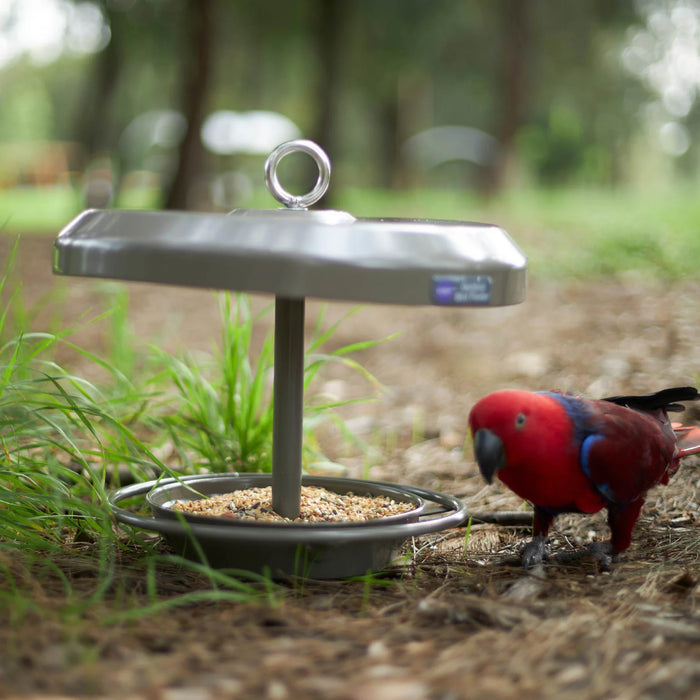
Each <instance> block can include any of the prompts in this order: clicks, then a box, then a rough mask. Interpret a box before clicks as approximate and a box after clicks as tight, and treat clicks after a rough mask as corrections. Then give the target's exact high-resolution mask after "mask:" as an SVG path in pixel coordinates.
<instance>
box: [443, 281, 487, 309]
mask: <svg viewBox="0 0 700 700" xmlns="http://www.w3.org/2000/svg"><path fill="white" fill-rule="evenodd" d="M492 285H493V282H492V280H491V278H490V277H489V276H488V275H433V278H432V280H431V298H432V300H433V304H436V305H438V306H486V305H487V304H489V303H490V301H491V287H492Z"/></svg>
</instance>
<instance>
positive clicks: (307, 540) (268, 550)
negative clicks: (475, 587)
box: [109, 474, 467, 579]
mask: <svg viewBox="0 0 700 700" xmlns="http://www.w3.org/2000/svg"><path fill="white" fill-rule="evenodd" d="M256 478H257V475H256ZM236 479H241V481H240V483H241V484H249V483H250V482H249V481H248V480H249V479H250V475H249V476H243V477H234V476H231V475H230V474H209V475H206V476H197V475H195V476H185V477H182V478H179V479H162V480H160V481H149V482H145V483H142V484H133V485H131V486H126V487H124V488H121V489H118V490H117V491H115V492H113V493H112V494H111V495H110V497H109V502H110V505H111V508H112V512H113V513H114V515H115V517H116V519H117V520H118V521H119V522H121V523H124V524H126V525H131V526H133V527H136V528H140V529H143V530H150V531H154V532H158V533H160V534H162V535H163V536H164V537H165V538H166V540H167V542H168V544H169V545H170V546H171V547H172V548H173V549H175V551H177V552H178V553H180V554H182V555H184V556H185V557H187V558H189V559H193V560H199V561H201V559H202V556H203V558H204V559H205V561H206V563H207V564H209V565H210V566H214V567H217V568H231V569H242V570H246V571H253V572H256V573H262V574H264V573H269V574H270V575H271V576H273V577H275V578H286V577H289V576H302V577H305V578H316V579H333V578H346V577H349V576H361V575H363V574H365V573H367V572H368V571H381V570H382V569H385V568H386V567H387V566H388V565H389V564H390V563H391V562H392V560H393V559H394V557H395V556H396V554H397V552H398V549H399V547H400V546H401V544H402V543H403V542H405V540H407V539H408V538H410V537H418V536H421V535H425V534H427V533H430V532H436V531H439V530H444V529H446V528H449V527H456V526H458V525H459V524H460V523H462V522H463V521H464V520H465V518H466V515H467V512H466V506H465V505H464V503H462V502H461V501H460V500H459V499H457V498H455V497H454V496H450V495H447V494H441V493H438V492H436V491H429V490H427V489H422V488H418V487H414V486H404V485H399V484H393V483H389V482H381V481H364V480H362V481H358V480H353V479H340V478H330V477H328V478H324V479H322V480H321V479H313V478H311V477H306V476H305V477H304V480H303V483H311V482H313V483H314V484H316V483H317V482H319V481H322V482H323V485H324V487H325V488H330V489H332V490H336V491H340V492H343V491H348V490H353V491H356V490H358V489H359V485H360V484H361V485H363V486H364V487H365V490H366V491H365V492H367V491H373V490H375V489H376V490H379V491H382V490H384V492H386V490H387V489H389V490H390V491H391V492H392V493H393V492H397V493H399V494H402V495H403V499H404V500H409V501H411V502H416V499H418V500H420V501H423V502H425V503H426V504H430V503H434V504H436V505H437V506H438V508H437V509H434V508H433V509H430V508H425V510H421V509H420V507H419V508H418V509H417V510H418V512H415V511H412V513H413V514H414V515H415V516H416V517H415V519H413V520H408V519H405V520H402V521H399V522H397V521H396V520H394V519H393V518H392V519H391V522H384V521H386V520H389V519H388V518H379V519H377V520H376V521H373V522H371V524H367V523H359V524H356V525H354V526H353V527H348V526H347V525H346V524H337V523H323V524H316V525H313V526H310V525H308V524H299V523H264V524H263V525H261V524H260V523H256V522H250V523H245V524H243V523H244V521H237V520H233V521H231V520H228V519H225V518H206V521H207V522H199V520H197V521H191V520H190V519H186V518H185V517H178V515H177V514H176V513H174V512H173V511H172V510H169V509H166V508H162V503H161V504H159V505H158V507H159V508H160V509H161V510H163V511H166V512H167V514H166V513H163V514H161V515H160V517H158V512H157V511H156V517H151V516H146V515H142V514H139V513H135V512H133V511H132V510H128V509H126V508H123V507H121V506H120V505H119V504H121V503H123V502H124V501H127V500H129V499H133V498H135V497H139V496H140V497H142V496H144V495H146V494H148V493H149V492H151V491H154V493H155V491H156V490H157V489H159V488H160V489H163V491H162V493H163V498H164V501H163V502H167V500H168V498H171V497H172V495H173V493H177V491H174V492H173V491H170V490H169V488H170V486H171V485H173V484H177V486H178V487H179V488H183V489H184V491H185V492H187V493H190V490H195V491H198V492H200V493H203V492H204V490H205V489H206V491H208V492H209V493H215V492H218V493H224V492H227V491H229V490H232V485H235V480H236ZM270 483H271V476H270V475H260V483H259V484H257V485H269V484H270ZM243 488H246V486H243ZM151 500H152V501H157V500H158V499H157V498H156V497H152V498H151ZM429 511H432V512H429ZM212 521H214V522H212Z"/></svg>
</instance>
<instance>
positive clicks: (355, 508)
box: [172, 486, 415, 523]
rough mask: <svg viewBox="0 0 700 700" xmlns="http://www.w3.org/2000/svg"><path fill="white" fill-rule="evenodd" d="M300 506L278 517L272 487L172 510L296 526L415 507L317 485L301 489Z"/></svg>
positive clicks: (365, 517) (178, 504) (384, 514)
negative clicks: (297, 513)
mask: <svg viewBox="0 0 700 700" xmlns="http://www.w3.org/2000/svg"><path fill="white" fill-rule="evenodd" d="M300 505H301V507H300V516H299V517H298V518H296V519H294V520H291V519H289V518H284V517H282V516H281V515H278V514H277V513H276V512H275V511H274V510H273V509H272V488H271V487H270V486H264V487H259V488H258V487H256V488H248V489H240V490H238V491H233V492H231V493H222V494H216V495H214V496H209V497H208V498H201V499H198V500H193V501H185V500H178V501H175V502H174V503H173V505H172V508H173V510H178V511H181V512H183V513H189V514H191V515H213V516H219V517H222V518H233V519H234V520H239V519H240V520H243V519H246V520H268V521H278V522H297V523H333V522H343V521H346V522H348V521H349V522H362V521H365V520H374V519H376V518H385V517H387V516H390V515H398V514H399V513H407V512H408V511H410V510H413V509H414V508H415V505H414V504H412V503H409V502H407V501H395V500H394V499H392V498H389V497H388V496H361V495H357V494H354V493H352V492H349V493H335V492H333V491H329V490H328V489H324V488H322V487H320V486H302V487H301V504H300Z"/></svg>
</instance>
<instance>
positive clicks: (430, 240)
mask: <svg viewBox="0 0 700 700" xmlns="http://www.w3.org/2000/svg"><path fill="white" fill-rule="evenodd" d="M296 151H301V152H304V153H307V154H308V155H310V156H311V157H312V158H313V159H314V161H315V162H316V165H317V167H318V171H319V175H318V179H317V182H316V185H315V187H314V188H313V189H312V191H311V192H309V193H308V194H305V195H301V196H295V195H292V194H290V193H289V192H287V191H286V190H285V189H284V188H283V187H282V186H281V185H280V183H279V180H278V177H277V166H278V164H279V161H280V160H281V159H282V158H283V157H285V156H286V155H288V154H289V153H293V152H296ZM330 172H331V166H330V162H329V160H328V157H327V155H326V154H325V152H324V151H323V150H322V149H321V148H319V147H318V146H317V145H316V144H315V143H313V142H311V141H306V140H298V141H291V142H288V143H285V144H282V145H281V146H279V147H278V148H277V149H275V151H273V153H272V154H271V155H270V157H269V158H268V159H267V162H266V164H265V179H266V182H267V185H268V188H269V189H270V191H271V193H272V194H273V195H274V196H275V197H276V198H277V199H278V201H280V202H281V203H282V204H284V206H285V208H284V209H278V210H245V209H243V210H235V211H233V212H231V213H230V214H192V213H182V212H177V213H176V212H142V211H99V210H88V211H85V212H83V213H82V214H81V215H79V216H78V217H76V218H75V219H74V220H73V221H72V222H70V223H69V224H68V225H67V226H66V227H65V228H64V229H63V231H61V232H60V233H59V235H58V237H57V239H56V241H55V244H54V272H55V273H56V274H62V275H80V276H88V277H103V278H113V279H121V280H133V281H141V282H160V283H165V284H175V285H185V286H193V287H208V288H213V289H234V290H239V291H247V292H262V293H272V294H274V295H275V299H276V301H275V358H274V362H275V373H274V388H273V394H274V415H273V445H272V475H271V477H270V476H266V477H265V478H266V479H269V480H270V484H271V486H272V506H273V508H274V510H275V511H276V512H277V513H278V514H280V515H282V516H284V517H286V518H289V519H291V520H293V519H295V518H297V517H298V515H299V504H300V495H301V485H302V473H301V472H302V470H301V448H302V409H303V371H304V366H303V362H304V346H303V342H304V312H305V299H306V298H307V297H313V298H320V299H335V300H344V301H356V302H374V303H385V304H407V305H421V304H430V305H436V306H455V307H488V306H504V305H507V304H516V303H519V302H521V301H522V300H523V299H524V296H525V286H526V259H525V257H524V255H523V254H522V252H521V251H520V250H519V249H518V247H517V246H516V245H515V244H514V243H513V241H512V240H511V239H510V238H509V237H508V235H507V234H506V233H505V231H503V230H502V229H500V228H498V227H497V226H492V225H487V224H475V223H462V222H455V221H437V220H409V219H356V218H355V217H353V216H352V215H350V214H349V213H347V212H341V211H333V210H325V211H324V210H320V211H309V210H307V207H309V206H311V205H312V204H314V203H315V202H317V201H318V200H319V199H320V198H321V197H322V196H323V194H324V193H325V192H326V190H327V188H328V184H329V180H330ZM217 477H218V475H217ZM203 478H204V477H196V478H195V479H194V480H191V479H190V478H189V477H184V478H183V479H180V480H179V481H181V482H182V484H187V486H188V487H192V488H194V487H195V486H196V487H197V488H199V486H201V485H202V484H201V483H200V482H199V481H198V479H203ZM227 478H229V479H234V480H235V479H243V477H238V476H231V475H228V477H227ZM348 481H350V482H352V483H353V489H355V488H357V486H356V484H357V483H363V484H373V486H372V488H378V487H377V484H378V483H379V482H354V481H353V480H339V481H334V482H333V484H334V487H335V488H336V489H344V490H348V489H346V488H344V484H346V483H347V482H348ZM163 483H164V482H163V481H160V482H158V484H159V485H158V487H157V488H160V487H161V486H160V485H162V484H163ZM204 483H206V484H207V487H210V486H214V485H216V487H217V488H218V487H219V486H222V484H223V482H218V481H217V478H212V479H211V481H210V480H209V479H206V481H205V482H204ZM240 483H247V482H242V481H234V482H233V483H232V484H229V485H232V486H234V487H235V486H236V484H240ZM304 483H306V481H304ZM154 486H156V484H155V482H151V483H148V484H138V485H135V486H134V487H127V489H122V490H120V491H118V492H116V493H115V494H113V496H112V499H111V503H112V506H113V509H114V512H115V515H116V517H117V519H119V520H120V521H121V522H124V523H128V524H132V525H136V526H137V527H141V528H144V529H150V530H154V531H157V532H161V533H162V534H164V535H165V536H166V537H168V538H169V539H170V540H171V541H174V542H175V543H176V544H177V543H180V544H182V545H183V546H184V548H185V550H186V553H188V555H192V554H193V553H194V552H193V548H192V547H188V546H186V542H187V541H189V540H190V538H191V537H194V538H195V539H196V540H197V543H198V544H199V545H200V546H201V547H202V549H203V550H205V553H206V554H207V558H209V559H210V563H213V564H216V565H225V566H235V567H237V568H244V569H246V568H249V569H251V570H260V568H261V566H262V565H263V563H264V562H267V564H275V565H279V566H275V568H276V569H278V570H280V571H282V572H284V573H287V574H289V573H293V572H294V569H293V568H290V552H289V551H287V550H286V549H285V550H284V552H283V553H282V552H280V547H283V545H284V547H287V548H288V547H290V546H291V545H293V547H294V549H295V551H296V548H297V547H298V546H301V547H305V548H312V549H313V548H315V547H316V548H321V549H322V550H323V552H327V551H335V550H338V549H340V550H342V548H343V547H349V548H351V550H352V551H350V552H343V553H342V554H341V555H338V556H335V555H333V556H331V557H330V558H328V559H324V557H325V554H324V557H321V559H323V560H324V563H323V565H319V566H315V567H312V568H311V571H312V574H313V576H314V577H319V578H326V577H331V576H333V575H335V576H347V575H356V574H363V573H365V571H366V570H367V569H372V570H374V569H376V568H381V567H382V566H384V565H385V564H386V563H387V561H388V559H387V556H386V553H387V552H388V551H389V550H392V551H393V550H394V549H395V546H396V544H397V542H400V541H403V540H405V539H407V538H408V537H411V536H415V535H417V534H422V533H423V532H430V531H434V530H438V529H443V528H447V527H452V526H455V525H456V524H458V523H459V522H462V521H463V520H464V518H465V514H466V513H465V509H464V506H463V504H461V503H460V502H459V501H457V500H456V499H453V498H450V497H445V496H443V495H441V494H438V493H436V492H425V491H421V490H419V489H415V488H413V487H408V486H402V485H401V486H400V485H397V484H394V485H392V488H395V489H398V490H399V491H400V492H401V493H402V494H403V496H402V497H403V499H404V500H411V499H413V498H416V497H418V498H426V499H427V500H428V501H432V502H433V503H436V504H438V507H439V509H440V510H441V513H440V514H439V515H438V516H437V517H430V518H427V519H425V518H422V516H419V517H418V519H417V520H416V521H415V522H408V521H407V522H399V523H396V522H393V521H392V522H391V523H381V522H380V523H378V524H377V523H372V524H367V523H362V524H361V525H357V526H354V527H345V524H337V523H336V524H327V525H323V526H320V525H319V526H315V527H314V528H308V527H306V528H305V527H303V526H302V529H300V528H299V527H298V526H294V525H285V526H272V527H271V526H270V525H269V524H268V523H265V524H264V525H252V526H251V525H248V524H245V525H243V524H241V522H240V521H236V522H235V523H229V522H227V523H223V524H222V523H216V524H215V523H201V522H188V521H187V520H186V519H185V520H184V521H183V520H182V519H180V520H172V519H170V518H169V517H162V513H159V512H158V509H157V508H156V511H155V514H154V516H155V517H145V516H137V515H136V514H133V513H131V514H130V513H129V512H128V511H126V510H124V509H123V508H120V507H118V506H117V503H118V502H120V501H122V500H124V499H126V498H127V497H132V496H136V495H143V494H146V493H148V492H149V491H150V489H151V488H153V487H154ZM387 486H388V485H386V484H384V485H383V486H382V487H387ZM238 487H239V488H240V486H238ZM169 488H170V485H169ZM243 488H245V487H243ZM129 489H131V490H129ZM229 490H230V489H229ZM218 492H219V493H222V492H224V491H218ZM341 492H342V491H341ZM154 493H155V492H154ZM210 493H213V492H210ZM154 497H155V496H152V500H153V498H154ZM381 520H383V519H381ZM295 525H296V524H295ZM426 528H427V529H426ZM283 533H284V534H283ZM280 538H281V539H280ZM205 545H206V546H205ZM284 547H283V548H284ZM226 548H228V551H230V552H233V553H232V554H230V555H228V554H227V555H223V554H222V550H223V549H226ZM194 549H195V550H196V547H194ZM359 550H362V551H359ZM379 550H381V551H382V552H383V554H382V556H379V555H378V551H379ZM312 554H313V556H312V557H311V558H312V559H314V558H318V556H317V555H319V551H317V550H316V549H313V552H312ZM348 554H352V557H351V558H350V561H352V560H353V559H355V560H356V565H353V564H351V563H347V564H345V563H344V558H345V557H346V555H348ZM341 560H343V561H341ZM380 560H381V561H383V563H381V561H380ZM369 564H371V565H369Z"/></svg>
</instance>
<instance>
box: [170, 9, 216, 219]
mask: <svg viewBox="0 0 700 700" xmlns="http://www.w3.org/2000/svg"><path fill="white" fill-rule="evenodd" d="M215 3H216V0H187V2H186V3H185V21H184V27H183V29H184V34H185V37H187V39H186V41H187V42H189V45H187V46H185V47H184V51H183V59H184V63H183V70H182V74H183V83H182V95H181V102H180V104H181V110H182V113H183V114H184V116H185V118H186V119H187V131H186V132H185V136H184V138H183V140H182V143H181V145H180V150H179V154H178V165H177V170H176V171H175V175H174V177H173V181H172V183H171V185H170V188H169V190H168V192H167V196H166V197H165V205H164V206H165V208H166V209H187V208H188V205H189V195H190V192H191V190H192V187H193V185H194V184H195V183H196V182H197V180H198V179H199V176H200V175H201V173H202V168H203V162H204V148H203V146H202V141H201V138H200V133H201V130H202V124H203V122H204V116H205V110H206V97H207V93H208V89H209V83H210V82H211V77H212V75H211V74H212V64H213V48H214V35H215V32H214V29H215V26H214V14H215V12H214V8H215Z"/></svg>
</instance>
